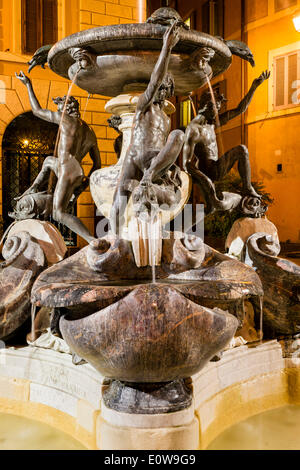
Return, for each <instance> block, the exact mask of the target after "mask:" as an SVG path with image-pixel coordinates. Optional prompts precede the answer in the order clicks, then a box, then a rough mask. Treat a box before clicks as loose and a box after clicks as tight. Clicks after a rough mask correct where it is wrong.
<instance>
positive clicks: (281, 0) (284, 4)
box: [274, 0, 297, 12]
mask: <svg viewBox="0 0 300 470" xmlns="http://www.w3.org/2000/svg"><path fill="white" fill-rule="evenodd" d="M296 4H297V0H275V3H274V8H275V11H276V12H277V11H280V10H284V9H285V8H289V7H292V6H293V5H296Z"/></svg>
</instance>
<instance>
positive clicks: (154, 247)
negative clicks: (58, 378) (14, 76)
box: [0, 8, 299, 427]
mask: <svg viewBox="0 0 300 470" xmlns="http://www.w3.org/2000/svg"><path fill="white" fill-rule="evenodd" d="M43 54H46V56H47V59H46V60H47V61H48V64H49V67H50V68H51V69H52V71H54V72H55V73H57V74H59V75H60V76H62V77H65V78H68V79H71V80H72V82H73V83H75V84H76V85H78V86H79V87H80V88H82V89H84V90H86V91H87V92H88V94H101V95H105V96H109V97H111V99H110V100H109V101H108V103H107V104H106V111H107V112H110V113H111V114H112V118H111V120H110V125H111V126H112V127H115V128H117V130H118V132H119V134H120V135H122V139H121V142H122V146H121V148H120V139H119V140H118V142H116V146H115V148H116V149H117V151H118V153H119V159H118V163H117V164H116V165H113V166H111V167H109V168H102V169H101V168H99V159H98V158H96V157H97V155H98V154H97V155H96V157H95V161H94V164H95V165H94V167H93V172H91V174H90V175H89V176H90V178H89V182H90V188H91V193H92V196H93V199H94V201H95V204H96V206H97V208H98V209H99V211H100V212H101V213H102V214H103V215H104V216H106V217H107V218H109V222H110V231H109V233H107V234H106V235H104V236H103V237H102V238H98V239H96V238H94V237H93V236H92V235H91V234H89V233H87V232H85V227H84V226H82V224H81V223H79V222H78V219H77V220H76V218H74V217H73V218H72V219H69V218H68V217H67V215H66V212H65V213H64V215H65V218H64V221H65V222H66V221H69V220H71V223H72V227H73V229H74V230H75V231H77V233H81V234H82V233H83V234H84V235H85V238H86V240H87V241H88V245H87V246H86V247H84V248H83V249H81V250H80V251H79V252H77V253H76V254H74V255H72V256H70V257H68V258H66V259H64V260H61V261H60V262H59V263H55V264H53V263H51V264H52V265H50V264H49V263H48V264H47V263H46V262H44V261H43V259H42V258H43V253H42V252H41V253H39V254H38V255H39V256H40V258H41V260H42V261H41V262H40V263H39V264H38V265H39V269H36V265H35V272H34V276H33V277H32V280H31V281H30V283H29V284H28V285H26V288H25V290H26V292H27V293H29V295H30V293H31V302H32V305H33V306H34V307H36V308H40V307H44V308H47V309H49V310H51V312H52V314H51V331H52V333H53V334H54V335H56V336H59V337H60V338H63V339H64V340H65V341H66V343H67V345H68V346H69V348H70V350H71V351H72V352H73V354H75V355H76V356H78V358H79V359H78V361H77V362H79V363H80V362H81V359H82V360H84V361H86V362H88V364H90V365H91V366H93V368H94V369H96V371H98V372H100V374H101V375H102V376H103V377H105V382H104V387H103V403H104V406H103V409H104V412H105V413H108V415H109V416H110V417H111V416H116V413H117V414H118V419H117V421H116V422H117V425H118V423H119V422H122V423H124V422H125V421H124V419H125V418H124V416H125V417H128V415H131V416H133V417H136V416H137V417H138V416H139V415H142V416H143V417H144V416H147V417H150V421H149V422H152V421H151V416H153V415H154V416H153V418H155V419H156V418H157V416H159V415H163V416H164V417H168V418H170V419H171V420H172V419H174V421H172V422H173V423H177V424H175V425H176V426H179V425H181V424H182V423H181V422H180V423H179V421H178V419H181V418H176V417H177V416H179V415H178V412H179V413H180V412H187V413H188V412H189V410H190V409H192V405H193V400H194V397H195V393H194V392H193V387H192V386H191V379H190V378H191V376H194V377H195V376H196V377H199V374H201V373H202V372H203V374H205V373H206V372H205V371H206V370H208V369H209V365H210V364H214V363H215V362H217V361H218V360H219V359H220V356H221V355H222V352H223V351H224V350H226V349H227V353H228V348H229V343H230V342H232V340H233V338H234V335H235V334H236V332H237V331H241V329H242V327H243V323H244V321H245V316H246V310H247V308H250V310H251V314H253V317H254V324H255V326H256V329H257V330H259V332H260V339H261V340H262V331H263V330H264V331H266V334H268V331H269V330H268V328H266V330H265V326H266V325H267V324H268V322H269V323H270V324H273V323H274V321H273V320H274V318H273V317H274V313H273V311H272V312H271V307H270V304H271V297H272V296H273V295H274V292H275V291H274V289H273V290H272V288H269V290H268V283H270V277H269V273H270V270H269V269H268V267H269V266H271V265H272V266H273V265H274V264H276V266H277V268H278V269H279V268H281V269H282V270H283V271H284V273H283V274H282V277H281V278H280V279H281V280H282V290H285V292H286V291H287V287H288V288H289V289H290V290H291V293H292V295H293V296H294V300H295V308H294V310H295V311H296V312H297V315H298V310H299V304H298V303H297V302H298V300H297V299H296V297H297V295H298V283H297V282H298V281H297V282H296V283H295V285H294V284H293V285H292V287H291V284H290V280H291V277H290V276H289V274H290V271H291V270H290V265H287V264H284V263H282V262H280V263H279V264H278V262H277V261H274V250H273V251H272V249H270V250H271V251H270V253H271V254H269V255H268V256H267V258H268V260H267V263H266V264H265V265H264V261H261V259H260V258H259V256H260V255H261V250H262V247H264V250H265V251H266V250H267V251H268V246H267V245H268V243H270V240H268V239H264V240H262V238H261V237H258V238H257V236H256V235H257V234H256V235H255V236H254V237H252V238H251V237H250V239H249V240H248V242H247V247H248V253H249V257H250V258H251V259H252V260H253V264H252V266H254V267H255V268H256V269H253V268H252V266H248V265H247V264H245V263H243V262H241V261H239V260H237V259H233V258H232V257H230V256H227V255H225V254H221V253H219V252H218V251H216V250H214V249H213V248H211V247H209V246H207V245H206V244H205V243H204V242H203V240H202V239H201V238H199V237H197V236H195V235H194V234H189V233H183V232H179V231H177V232H170V231H168V230H166V228H165V227H166V224H168V223H169V222H170V221H171V220H172V219H173V218H175V217H176V216H177V215H178V214H180V213H181V212H182V210H183V208H184V205H185V203H186V202H187V200H188V198H189V195H190V190H191V182H192V181H193V182H196V183H197V184H199V185H200V187H201V189H202V191H203V193H204V196H205V202H206V213H209V212H212V211H215V210H231V209H232V208H233V207H239V208H240V210H241V212H242V213H243V214H244V215H245V214H246V215H251V216H253V217H260V216H261V215H263V214H264V213H265V210H266V207H265V206H264V205H263V204H262V202H261V199H260V196H259V195H258V194H256V193H255V192H254V189H253V187H252V185H251V174H250V166H249V158H248V153H247V149H246V148H245V147H244V146H239V147H237V148H235V149H233V151H232V154H231V157H230V158H231V159H230V162H229V161H228V162H227V166H226V165H225V166H222V165H220V166H222V168H221V169H222V171H223V173H222V172H221V173H222V174H221V173H220V175H219V176H220V177H222V175H223V174H225V173H226V171H228V170H229V169H230V168H231V166H232V165H233V164H234V162H235V161H238V162H239V163H238V164H239V170H240V174H241V177H242V179H243V183H244V188H243V189H244V194H242V195H240V194H233V193H225V192H224V193H223V194H222V195H219V194H218V195H216V192H215V187H214V181H215V180H217V179H218V178H217V177H214V176H215V175H213V173H212V172H209V171H208V172H205V171H204V170H203V168H199V161H200V156H201V155H200V156H199V155H198V159H199V161H198V162H197V161H195V156H194V152H193V150H192V151H191V148H192V147H193V146H194V147H195V146H196V144H198V150H199V144H201V145H202V144H203V142H201V139H200V140H199V139H198V141H197V142H195V140H193V138H192V139H190V136H191V135H192V134H193V132H194V131H195V128H196V127H197V126H206V128H208V127H209V128H210V138H211V140H214V138H215V133H214V125H215V124H214V119H212V118H211V117H210V115H209V112H211V108H210V105H209V102H208V101H207V99H206V103H204V104H203V108H202V109H200V111H199V113H198V115H197V116H196V117H195V118H194V120H193V121H192V123H191V126H190V127H189V128H188V129H187V131H186V133H185V134H184V133H183V132H182V131H180V130H175V131H172V132H170V125H169V124H170V119H169V115H170V114H172V112H174V106H173V105H172V103H171V102H170V101H168V98H170V96H171V95H172V93H171V92H175V93H176V94H178V95H188V94H189V93H190V92H191V91H192V90H194V89H196V88H199V87H202V86H204V85H205V84H207V83H209V84H210V80H211V79H212V78H214V77H216V76H217V75H219V74H221V73H223V72H225V71H226V70H227V68H228V67H229V66H230V64H231V60H232V54H236V55H239V56H240V57H242V58H243V59H245V60H247V61H249V62H250V63H251V65H254V59H253V56H252V53H251V51H250V50H249V49H248V48H247V47H246V46H245V45H244V44H243V43H239V42H238V41H228V42H226V41H224V40H223V39H222V38H216V37H212V36H210V35H208V34H204V33H201V32H197V31H192V30H190V29H189V28H188V27H187V26H186V25H185V24H184V23H183V22H182V20H181V18H180V17H179V15H178V13H177V12H175V10H173V9H171V8H162V9H159V10H157V11H156V12H155V13H154V14H153V15H152V16H151V17H150V18H149V19H148V20H147V21H146V23H140V24H119V25H112V26H105V27H99V28H93V29H89V30H87V31H81V32H79V33H76V34H73V35H71V36H69V37H67V38H65V39H63V40H61V41H59V42H58V43H57V44H55V45H54V46H53V47H52V48H51V49H50V48H48V47H46V48H44V49H42V50H41V51H40V52H39V53H38V57H39V60H40V62H39V63H42V64H43V63H44V62H45V61H46V60H45V58H44V59H43V57H42V58H41V57H40V56H43ZM32 65H33V66H34V63H33V62H32V63H31V67H32ZM172 77H173V78H172ZM19 78H21V79H22V80H23V81H25V80H26V77H25V76H24V75H19ZM268 78H269V74H268V72H264V73H263V74H261V75H260V77H258V79H256V81H255V83H254V84H253V86H252V87H251V89H250V90H249V92H248V94H247V95H246V97H245V98H244V100H243V101H242V104H241V106H240V107H239V109H238V110H237V112H238V113H239V114H240V113H241V112H244V111H245V109H246V108H247V106H248V105H249V103H250V101H251V99H252V97H253V94H254V91H255V89H256V88H257V86H259V85H260V84H261V83H262V82H263V81H264V80H266V79H268ZM213 109H214V117H215V114H216V112H215V111H216V110H218V100H215V102H214V106H213ZM235 115H237V114H235ZM149 116H150V118H149ZM71 117H72V116H71ZM223 117H224V116H223ZM232 117H234V116H233V115H230V116H227V117H226V119H227V118H228V119H229V118H232ZM57 118H58V116H56V119H57ZM73 118H74V119H75V120H78V119H79V118H78V116H77V115H76V116H73V117H72V119H73ZM64 119H69V117H68V116H67V117H65V116H64ZM220 119H221V121H222V116H220ZM226 122H227V121H226ZM193 126H194V127H193ZM62 127H63V126H62ZM63 132H65V130H64V131H63ZM73 134H74V135H75V136H76V135H77V134H76V132H74V133H73ZM69 137H70V136H69ZM69 140H70V141H71V140H72V139H71V137H70V139H69ZM74 141H75V144H76V143H77V141H76V138H74ZM82 142H83V141H81V144H82V148H80V149H79V150H80V152H79V153H80V157H82V155H83V153H84V152H83V147H84V148H85V153H86V152H87V150H88V149H87V148H86V146H85V145H84V142H83V143H82ZM73 143H74V142H73V141H72V142H71V144H73ZM85 143H86V142H85ZM88 143H89V144H91V142H90V141H89V142H88ZM194 147H193V148H194ZM202 147H203V148H204V150H206V149H207V148H208V143H207V142H206V143H204V144H203V145H202ZM89 148H91V145H90V147H89ZM182 148H183V151H184V160H185V165H184V166H185V167H186V169H187V171H181V170H180V169H179V167H178V166H177V165H176V160H177V157H178V155H179V153H180V151H181V150H182ZM198 150H197V151H198ZM200 150H201V149H200ZM197 151H196V149H195V154H196V157H197ZM216 152H217V153H216V156H217V157H218V149H217V148H216ZM200 153H201V152H200ZM94 156H95V155H94ZM222 161H223V160H222ZM77 163H78V162H77ZM63 165H64V162H63V161H62V160H60V153H59V150H58V161H57V163H56V166H55V168H56V170H57V175H58V176H59V171H60V170H61V167H62V166H63ZM79 166H80V162H79V164H78V165H77V167H76V168H77V170H78V171H79V173H80V169H79ZM216 166H217V165H216ZM229 166H230V168H229ZM53 168H54V166H53ZM53 168H52V167H51V169H53ZM210 170H212V167H210ZM67 173H68V172H67ZM80 174H81V173H80ZM80 182H81V183H82V184H84V185H87V182H88V180H84V181H80ZM75 186H76V185H75ZM75 186H74V187H73V186H72V191H69V192H68V194H67V195H66V198H65V200H64V203H65V204H64V209H66V207H67V205H68V203H69V202H70V201H72V192H73V191H74V193H75V192H76V187H75ZM79 187H80V188H82V185H79ZM54 193H55V190H54ZM36 194H38V195H40V196H41V198H39V197H37V201H36V202H39V203H40V205H41V207H38V208H37V209H36V211H37V213H38V214H39V215H40V214H41V213H42V215H45V214H44V212H43V211H44V210H45V206H46V205H47V200H48V199H49V197H50V199H51V203H50V208H49V205H48V206H47V207H48V209H49V211H50V213H51V211H52V212H55V211H57V209H54V208H53V200H52V194H50V195H49V193H48V192H47V193H41V192H39V193H34V194H31V193H30V194H25V195H24V197H29V196H30V197H31V198H33V199H34V198H35V197H34V196H36ZM73 196H76V194H73ZM24 197H23V198H21V199H20V201H22V199H24ZM122 198H123V199H122ZM124 198H125V199H124ZM44 199H46V201H44ZM53 199H55V197H54V198H53ZM73 199H74V198H73ZM25 209H26V208H25ZM25 209H24V206H23V205H22V204H20V207H19V209H18V210H17V211H16V213H17V214H21V215H20V216H19V218H26V214H25V215H24V211H25V212H26V210H25ZM29 213H30V217H33V216H34V210H32V209H31V208H30V210H29ZM55 213H56V215H57V212H55ZM23 215H24V216H23ZM46 215H49V212H47V214H46ZM16 218H17V217H16ZM25 222H28V221H25ZM19 223H21V222H19ZM68 223H69V222H68ZM24 230H25V229H24ZM15 233H16V236H20V235H19V232H18V231H17V232H14V234H15ZM22 236H23V237H25V238H26V237H27V238H26V240H27V239H29V238H28V237H30V236H31V235H30V232H29V234H28V232H26V230H25V232H24V235H22ZM263 236H264V235H263V234H262V237H263ZM30 242H31V243H34V240H33V241H32V240H31V239H30ZM6 244H7V246H5V249H4V252H3V255H5V252H6V251H7V250H11V249H12V250H13V251H14V246H13V240H12V238H11V237H9V238H8V241H7V242H6ZM276 254H278V253H276ZM36 256H37V255H36V254H34V255H32V256H31V258H32V257H36ZM31 258H30V256H29V260H30V259H31ZM34 259H35V258H34ZM5 267H6V266H4V265H3V266H2V268H5ZM21 269H22V268H21ZM26 269H27V268H26ZM292 271H293V273H292V274H293V275H295V276H297V279H298V276H299V273H298V271H297V270H295V269H293V270H292ZM37 276H38V277H37ZM272 276H274V274H272V275H271V279H273V277H272ZM36 277H37V279H36ZM35 279H36V280H35ZM34 280H35V282H34V285H33V287H32V284H33V281H34ZM266 292H267V298H266V303H265V306H266V307H265V308H266V309H267V312H269V311H270V312H271V313H270V314H269V313H268V314H267V315H266V321H267V323H266V324H265V323H263V321H262V320H263V319H262V297H263V295H264V293H266ZM287 297H288V298H290V292H289V293H288V295H287ZM296 300H297V301H296ZM246 304H247V308H246V307H245V305H246ZM285 305H286V300H285V301H284V302H283V304H282V308H280V315H281V314H282V311H283V309H284V307H285ZM29 307H30V302H29V301H28V302H27V304H26V309H27V310H26V312H27V313H26V315H28V308H29ZM294 310H293V311H294ZM18 315H19V314H18ZM297 315H296V316H297ZM283 317H284V315H283V314H282V316H281V319H282V322H283V323H286V321H285V319H284V318H283ZM6 321H7V318H6V317H5V318H4V320H3V322H2V323H4V325H6V323H5V322H6ZM280 321H281V320H280ZM275 323H276V322H275ZM275 323H274V324H275ZM294 323H295V322H294ZM294 323H293V326H294ZM279 330H280V332H282V333H283V334H284V333H287V334H290V333H295V328H285V329H284V328H283V329H279ZM279 330H278V329H276V331H279ZM273 337H274V336H273ZM0 338H1V337H0ZM244 343H245V341H244V340H243V339H240V343H239V344H244ZM259 345H260V347H262V348H263V346H264V345H263V343H262V341H261V342H260V343H259ZM241 347H242V348H243V346H241ZM229 351H230V349H229ZM210 361H213V362H210ZM209 363H210V364H209ZM85 366H86V365H85ZM85 366H83V367H85ZM205 366H206V368H205ZM88 367H89V365H88V366H87V369H86V370H88V371H90V369H89V368H88ZM216 367H217V366H216ZM225 382H226V381H225ZM225 382H224V383H225ZM198 405H199V404H198ZM109 413H115V415H114V414H109ZM108 415H107V416H108ZM122 416H123V418H122ZM181 416H183V415H180V417H181ZM185 416H189V415H188V414H187V415H185ZM114 419H115V418H114ZM176 419H177V421H176ZM187 419H189V418H187ZM118 420H121V421H118ZM122 420H123V421H122ZM135 422H139V423H140V421H139V419H138V418H137V421H135ZM153 422H154V421H153ZM134 426H136V425H134ZM136 427H138V426H136ZM149 427H151V426H149ZM153 427H155V426H154V425H153Z"/></svg>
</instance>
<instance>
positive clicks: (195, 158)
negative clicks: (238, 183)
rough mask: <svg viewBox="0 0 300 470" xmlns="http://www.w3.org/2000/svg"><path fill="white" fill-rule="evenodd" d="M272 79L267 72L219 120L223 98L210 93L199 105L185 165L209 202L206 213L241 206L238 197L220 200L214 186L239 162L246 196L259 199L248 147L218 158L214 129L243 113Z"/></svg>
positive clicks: (187, 138) (189, 129)
mask: <svg viewBox="0 0 300 470" xmlns="http://www.w3.org/2000/svg"><path fill="white" fill-rule="evenodd" d="M269 77H270V72H268V71H265V72H263V73H262V74H261V75H260V76H259V77H258V78H256V79H255V80H254V81H253V83H252V85H251V88H250V90H249V91H248V93H247V94H246V96H245V97H244V98H243V99H242V101H241V102H240V103H239V105H238V106H237V108H235V109H231V110H229V111H226V112H224V113H222V114H220V116H219V120H218V112H219V110H220V108H221V104H222V102H223V101H224V100H225V98H224V96H223V95H220V94H218V93H217V94H214V95H215V96H214V98H213V97H212V95H211V93H210V91H207V92H205V93H203V94H202V96H201V99H200V103H199V108H200V110H199V112H198V115H197V116H196V117H195V118H194V119H193V120H192V121H191V122H190V124H189V125H188V126H187V128H186V132H185V143H184V146H183V166H184V169H185V170H188V171H189V173H191V175H192V177H193V178H194V179H195V180H196V181H197V182H198V183H199V185H200V186H201V189H202V191H203V195H204V198H205V200H206V203H207V212H212V211H214V210H229V209H232V208H234V207H236V205H237V204H239V203H240V200H237V199H236V198H234V199H232V198H231V197H229V198H228V197H224V198H223V199H220V198H218V196H217V194H216V189H215V186H214V184H213V182H214V181H219V180H220V179H222V178H223V177H224V176H225V175H226V174H227V173H228V172H229V171H230V170H231V168H232V167H233V165H234V164H235V163H236V162H237V163H238V171H239V174H240V176H241V179H242V183H243V195H244V196H246V197H251V198H260V195H259V194H257V193H256V191H255V190H254V188H253V186H252V184H251V168H250V161H249V153H248V149H247V147H246V146H245V145H238V146H237V147H234V148H233V149H231V150H229V151H228V152H226V153H225V154H224V155H222V156H221V157H220V158H219V157H218V145H217V138H216V132H215V129H216V127H219V126H220V127H221V126H223V125H225V124H227V122H228V121H230V120H231V119H234V118H235V117H237V116H239V115H240V114H242V113H244V112H245V111H246V110H247V108H248V106H249V104H250V102H251V100H252V98H253V95H254V92H255V90H256V89H257V88H258V86H259V85H261V84H262V83H263V82H264V81H265V80H267V79H268V78H269ZM228 194H229V195H230V194H231V193H227V195H228Z"/></svg>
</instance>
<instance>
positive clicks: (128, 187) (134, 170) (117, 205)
mask: <svg viewBox="0 0 300 470" xmlns="http://www.w3.org/2000/svg"><path fill="white" fill-rule="evenodd" d="M141 177H142V173H141V171H140V170H139V168H138V167H137V166H136V165H135V164H134V162H133V161H132V160H131V159H130V158H129V159H128V161H127V162H126V166H123V168H122V173H121V176H120V180H119V183H118V186H117V188H116V191H115V194H114V200H113V204H112V208H111V212H110V217H109V222H110V226H111V230H112V232H113V233H114V234H115V235H121V232H122V227H123V225H124V213H125V210H126V207H127V204H128V201H129V198H130V196H131V193H132V191H133V187H132V180H137V181H140V180H141Z"/></svg>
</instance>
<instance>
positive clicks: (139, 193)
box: [110, 21, 184, 233]
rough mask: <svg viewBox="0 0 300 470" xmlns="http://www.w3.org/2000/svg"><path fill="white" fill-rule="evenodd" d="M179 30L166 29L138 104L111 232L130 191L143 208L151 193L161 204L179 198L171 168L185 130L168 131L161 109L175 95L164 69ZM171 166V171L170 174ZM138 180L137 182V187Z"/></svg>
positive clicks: (116, 230) (154, 201)
mask: <svg viewBox="0 0 300 470" xmlns="http://www.w3.org/2000/svg"><path fill="white" fill-rule="evenodd" d="M178 31H179V28H178V25H177V21H175V22H174V23H173V24H172V26H170V27H169V28H168V29H167V31H166V32H165V34H164V37H163V47H162V50H161V53H160V55H159V58H158V60H157V63H156V65H155V67H154V70H153V72H152V75H151V78H150V82H149V84H148V86H147V89H146V91H145V92H144V93H143V94H142V95H141V96H140V98H139V101H138V104H137V108H136V112H135V117H134V122H133V128H132V134H131V143H130V146H129V149H128V152H127V155H126V159H125V164H124V166H123V168H122V171H121V176H120V180H119V184H118V186H117V189H116V192H115V196H114V202H113V206H112V210H111V217H110V222H111V227H112V230H113V232H114V233H119V231H120V228H121V227H122V225H123V220H124V217H123V214H124V211H125V209H126V205H127V202H128V199H129V197H130V195H131V193H133V192H134V194H133V200H134V203H135V204H137V205H139V203H142V205H143V207H145V199H146V200H147V197H148V196H147V194H151V204H152V205H153V204H160V203H162V201H161V200H160V196H161V195H163V196H164V200H163V203H166V202H167V203H168V204H172V203H176V201H178V191H177V195H176V190H178V189H179V186H180V184H181V181H180V178H179V168H178V167H176V166H175V167H174V164H175V161H176V160H177V157H178V155H179V153H180V151H181V148H182V145H183V141H184V133H183V132H182V131H180V130H174V131H172V132H171V133H170V120H169V118H168V117H167V115H166V114H165V113H164V111H163V107H164V102H165V99H167V98H169V97H171V96H172V95H173V94H174V80H173V77H172V76H171V75H170V74H168V73H167V71H168V65H169V60H170V55H171V51H172V48H173V47H174V46H175V45H176V44H177V42H178V41H179V35H178ZM172 167H173V168H172ZM171 168H172V170H173V174H169V170H170V169H171ZM132 180H133V181H132ZM138 182H140V184H139V185H138V187H137V184H136V183H138ZM168 185H170V187H172V191H167V193H168V196H167V200H166V191H165V190H164V187H166V186H168ZM155 189H157V190H158V191H156V190H155ZM151 204H150V203H149V206H151ZM146 206H147V204H146ZM138 211H139V210H138Z"/></svg>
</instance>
